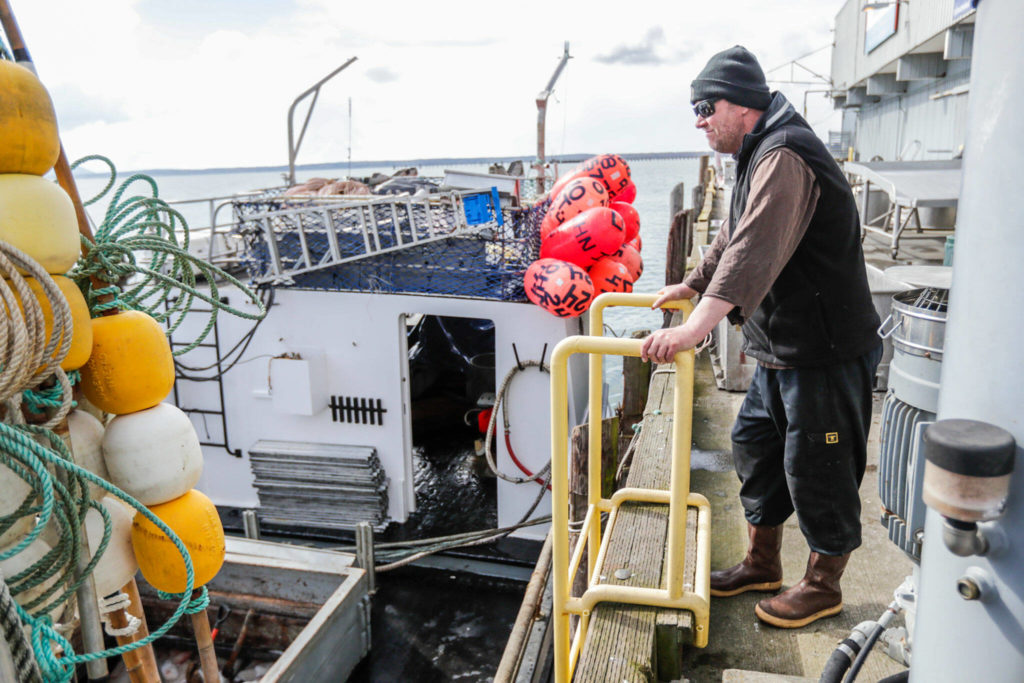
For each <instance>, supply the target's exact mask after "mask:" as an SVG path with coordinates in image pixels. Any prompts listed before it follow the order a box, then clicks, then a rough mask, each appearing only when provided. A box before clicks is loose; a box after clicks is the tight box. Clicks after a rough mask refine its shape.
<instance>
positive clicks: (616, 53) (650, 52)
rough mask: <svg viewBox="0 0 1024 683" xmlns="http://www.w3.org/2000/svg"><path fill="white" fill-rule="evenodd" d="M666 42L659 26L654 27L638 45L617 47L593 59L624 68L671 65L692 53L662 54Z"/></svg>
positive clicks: (678, 51)
mask: <svg viewBox="0 0 1024 683" xmlns="http://www.w3.org/2000/svg"><path fill="white" fill-rule="evenodd" d="M666 42H667V41H666V40H665V31H664V30H663V29H662V28H661V27H660V26H654V27H653V28H651V29H649V30H648V31H647V35H645V36H644V38H643V40H641V41H640V42H639V43H638V44H635V45H619V46H618V47H615V48H613V49H612V51H611V52H608V53H606V54H603V55H598V56H597V57H595V58H594V59H595V60H597V61H598V62H601V63H602V64H623V65H626V66H637V65H651V64H655V65H657V64H671V63H675V62H681V61H685V60H686V59H688V58H689V57H690V56H691V55H692V52H689V51H680V50H677V51H674V52H672V53H671V54H662V51H661V50H660V49H659V48H662V47H663V46H664V45H665V43H666Z"/></svg>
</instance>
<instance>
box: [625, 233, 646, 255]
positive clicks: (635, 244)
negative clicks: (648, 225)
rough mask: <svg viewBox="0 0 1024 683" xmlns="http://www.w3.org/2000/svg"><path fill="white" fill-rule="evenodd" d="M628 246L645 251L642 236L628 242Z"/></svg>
mask: <svg viewBox="0 0 1024 683" xmlns="http://www.w3.org/2000/svg"><path fill="white" fill-rule="evenodd" d="M626 244H628V245H629V246H631V247H633V248H634V249H636V250H637V251H643V250H644V241H643V240H642V239H641V238H640V235H637V236H636V237H634V238H633V239H631V240H626Z"/></svg>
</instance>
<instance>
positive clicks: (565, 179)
mask: <svg viewBox="0 0 1024 683" xmlns="http://www.w3.org/2000/svg"><path fill="white" fill-rule="evenodd" d="M578 177H579V173H577V172H576V171H575V170H572V171H569V172H568V173H566V174H564V175H562V177H561V178H559V179H558V180H556V181H555V184H554V185H552V186H551V190H550V191H549V192H548V196H549V197H557V196H558V193H559V192H561V191H562V190H564V189H565V186H566V185H568V184H569V181H570V180H573V179H574V178H578Z"/></svg>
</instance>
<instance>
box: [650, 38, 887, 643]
mask: <svg viewBox="0 0 1024 683" xmlns="http://www.w3.org/2000/svg"><path fill="white" fill-rule="evenodd" d="M691 101H692V103H693V104H694V112H695V113H696V115H697V124H696V125H697V128H699V129H701V130H703V131H704V132H705V134H706V135H707V139H708V144H709V145H710V146H711V149H713V150H715V151H717V152H722V153H728V154H732V155H733V156H734V158H735V159H736V184H735V187H734V188H733V191H732V205H731V210H730V219H729V221H728V222H727V223H726V224H725V225H723V226H722V228H721V229H720V230H719V232H718V235H717V236H716V237H715V239H714V241H713V242H712V244H711V248H710V250H709V251H708V253H707V254H706V255H705V257H704V259H703V260H702V261H701V263H700V264H699V265H698V266H697V268H695V269H694V270H693V272H691V273H690V274H689V275H688V276H687V277H686V279H685V280H684V281H683V282H682V283H680V284H677V285H672V286H670V287H666V288H664V289H662V290H661V292H660V294H661V296H660V297H659V298H658V300H657V301H656V302H655V304H654V307H655V308H657V307H659V306H661V305H662V304H664V303H665V302H667V301H674V300H679V299H688V298H691V297H693V296H696V295H697V294H698V293H699V294H702V296H701V299H700V303H699V304H698V305H697V307H696V308H695V309H694V311H693V313H692V315H691V316H690V318H689V319H688V320H687V321H686V322H685V323H683V324H682V325H680V326H678V327H673V328H667V329H663V330H658V331H657V332H655V333H653V334H652V335H650V336H649V337H648V338H647V339H646V340H645V341H644V345H643V358H644V359H645V360H647V359H650V360H654V361H656V362H659V363H665V362H670V361H671V360H672V358H673V356H674V355H675V354H676V353H677V352H678V351H681V350H683V349H688V348H692V347H694V346H695V345H696V344H697V343H699V342H700V341H701V340H702V339H704V337H705V336H706V335H707V334H708V333H709V332H710V331H711V330H712V329H713V328H714V327H715V325H716V324H717V323H718V322H719V321H720V320H721V319H722V318H724V317H726V316H728V318H729V320H730V322H732V323H734V324H742V325H743V335H744V340H745V343H744V351H745V352H746V354H747V355H748V356H751V357H753V358H756V359H757V361H758V365H757V368H756V370H755V372H754V376H753V380H752V382H751V385H750V388H749V389H748V391H747V396H746V398H745V400H744V402H743V405H742V407H741V408H740V411H739V415H738V416H737V417H736V423H735V425H734V426H733V430H732V443H733V460H734V462H735V465H736V473H737V474H738V475H739V478H740V482H741V486H740V501H741V502H742V504H743V509H744V512H745V516H746V519H747V524H748V536H749V547H748V550H747V555H746V557H745V558H744V559H743V561H742V562H740V563H739V564H737V565H735V566H733V567H730V568H729V569H725V570H721V571H715V572H712V573H711V594H712V595H714V596H719V597H727V596H732V595H737V594H739V593H743V592H746V591H751V590H755V591H775V590H777V589H779V588H781V587H782V560H781V557H780V552H781V547H782V528H783V523H784V522H785V521H786V520H787V519H788V518H789V517H790V515H792V514H793V513H794V512H796V516H797V521H798V522H799V524H800V530H801V531H802V532H803V535H804V537H805V538H806V540H807V543H808V545H809V546H810V549H811V554H810V558H809V559H808V562H807V571H806V573H805V575H804V578H803V579H802V580H801V581H800V582H799V583H797V584H796V585H794V586H792V587H791V588H789V589H788V590H786V591H784V592H782V593H780V594H778V595H775V596H774V597H770V598H766V599H764V600H761V601H760V602H759V603H758V604H757V607H756V608H755V613H756V614H757V616H758V618H760V619H761V620H762V621H765V622H767V623H769V624H773V625H775V626H780V627H783V628H798V627H801V626H805V625H806V624H809V623H811V622H813V621H815V620H817V619H820V618H822V617H827V616H831V615H834V614H838V613H839V611H840V610H841V609H842V606H843V602H842V592H841V591H840V588H839V580H840V578H841V577H842V574H843V570H844V569H845V568H846V563H847V561H848V560H849V557H850V553H851V552H852V551H853V550H854V549H855V548H857V547H858V546H859V545H860V542H861V527H860V496H859V494H858V488H859V486H860V482H861V479H862V478H863V475H864V469H865V465H866V459H867V436H868V427H869V424H870V420H871V391H872V386H873V383H874V382H873V380H874V376H875V368H876V366H877V365H878V361H879V358H880V357H881V341H880V340H879V338H878V335H877V333H876V330H877V329H878V325H879V320H878V315H877V314H876V313H875V308H874V305H873V304H872V301H871V294H870V290H869V288H868V283H867V275H866V273H865V267H864V256H863V252H862V250H861V245H860V219H859V217H858V214H857V207H856V205H855V203H854V199H853V194H852V192H851V191H850V186H849V183H848V182H847V181H846V178H845V176H844V175H843V173H842V171H841V170H840V169H839V167H838V165H837V164H836V162H835V161H834V160H833V159H832V156H831V155H830V154H829V153H828V150H827V149H826V148H825V145H824V144H823V143H822V142H821V141H820V140H819V139H818V138H817V137H816V136H815V135H814V132H813V131H812V130H811V128H810V126H809V125H808V124H807V122H806V121H805V120H804V119H803V118H802V117H801V116H800V115H799V114H797V113H796V111H795V110H794V109H793V106H792V105H791V104H790V103H789V102H788V101H787V100H786V98H785V97H784V96H783V95H782V94H780V93H778V92H776V93H771V92H770V91H769V89H768V85H767V83H766V81H765V77H764V72H763V71H762V70H761V66H760V64H758V62H757V59H756V58H755V57H754V55H753V54H751V53H750V52H749V51H747V50H746V49H745V48H743V47H740V46H736V47H732V48H729V49H728V50H725V51H723V52H720V53H718V54H716V55H715V56H713V57H712V58H711V60H710V61H709V62H708V64H707V66H705V67H704V70H703V71H702V72H701V73H700V75H699V76H697V78H696V79H695V80H694V81H693V83H692V85H691Z"/></svg>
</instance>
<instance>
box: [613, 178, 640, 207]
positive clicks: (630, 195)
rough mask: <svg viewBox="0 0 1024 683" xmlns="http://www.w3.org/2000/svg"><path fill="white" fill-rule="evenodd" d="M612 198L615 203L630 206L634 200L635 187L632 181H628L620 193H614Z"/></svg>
mask: <svg viewBox="0 0 1024 683" xmlns="http://www.w3.org/2000/svg"><path fill="white" fill-rule="evenodd" d="M614 197H615V201H617V202H626V203H627V204H632V203H633V200H634V199H636V185H634V184H633V181H632V180H631V181H629V185H626V187H624V188H623V189H622V191H621V192H617V193H615V195H614Z"/></svg>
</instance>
